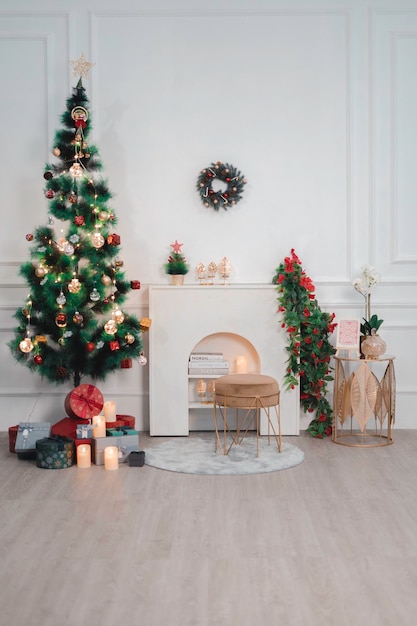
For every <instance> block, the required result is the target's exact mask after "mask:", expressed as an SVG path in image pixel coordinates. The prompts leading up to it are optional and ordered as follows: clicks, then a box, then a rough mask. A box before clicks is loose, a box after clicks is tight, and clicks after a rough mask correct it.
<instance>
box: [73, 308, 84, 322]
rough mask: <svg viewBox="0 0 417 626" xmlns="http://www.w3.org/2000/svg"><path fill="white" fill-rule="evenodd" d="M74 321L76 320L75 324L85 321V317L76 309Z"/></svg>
mask: <svg viewBox="0 0 417 626" xmlns="http://www.w3.org/2000/svg"><path fill="white" fill-rule="evenodd" d="M72 321H73V322H74V324H82V323H83V321H84V318H83V316H82V315H81V313H79V312H78V311H75V313H74V315H73V318H72Z"/></svg>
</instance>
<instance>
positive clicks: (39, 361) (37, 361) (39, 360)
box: [33, 354, 43, 365]
mask: <svg viewBox="0 0 417 626" xmlns="http://www.w3.org/2000/svg"><path fill="white" fill-rule="evenodd" d="M33 362H34V363H35V365H42V363H43V358H42V357H41V355H40V354H35V356H34V357H33Z"/></svg>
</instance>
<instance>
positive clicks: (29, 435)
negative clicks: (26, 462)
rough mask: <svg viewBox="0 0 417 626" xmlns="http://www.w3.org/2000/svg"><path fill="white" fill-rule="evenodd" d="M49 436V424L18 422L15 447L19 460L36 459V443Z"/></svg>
mask: <svg viewBox="0 0 417 626" xmlns="http://www.w3.org/2000/svg"><path fill="white" fill-rule="evenodd" d="M50 434H51V424H50V423H49V422H19V426H18V429H17V436H16V445H15V452H16V454H17V456H18V457H19V459H36V442H37V441H38V440H39V439H43V438H44V437H49V435H50Z"/></svg>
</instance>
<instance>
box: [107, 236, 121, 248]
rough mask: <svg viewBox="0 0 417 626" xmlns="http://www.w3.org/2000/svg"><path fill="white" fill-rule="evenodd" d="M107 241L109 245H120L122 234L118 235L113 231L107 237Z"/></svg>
mask: <svg viewBox="0 0 417 626" xmlns="http://www.w3.org/2000/svg"><path fill="white" fill-rule="evenodd" d="M107 243H108V244H109V246H119V245H120V235H116V233H113V234H112V235H109V236H108V237H107Z"/></svg>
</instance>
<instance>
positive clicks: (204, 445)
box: [145, 434, 304, 474]
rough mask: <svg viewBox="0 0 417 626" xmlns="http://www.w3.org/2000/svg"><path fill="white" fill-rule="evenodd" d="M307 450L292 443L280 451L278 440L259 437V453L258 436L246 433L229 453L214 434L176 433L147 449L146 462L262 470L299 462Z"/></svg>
mask: <svg viewBox="0 0 417 626" xmlns="http://www.w3.org/2000/svg"><path fill="white" fill-rule="evenodd" d="M303 461H304V452H302V450H300V449H299V448H297V447H296V446H293V445H291V444H289V443H284V442H283V444H282V452H281V453H279V452H278V450H277V446H276V443H275V441H274V440H271V443H270V445H268V440H267V438H266V437H265V438H263V437H261V438H260V439H259V455H258V456H256V438H255V437H246V438H245V439H244V441H243V442H242V443H241V444H240V445H238V446H233V447H232V449H231V450H230V452H229V454H228V455H223V454H222V453H221V452H220V450H217V452H216V451H215V449H214V434H213V436H211V437H209V438H207V439H201V438H198V437H176V438H175V439H170V440H169V441H164V442H163V443H160V444H157V445H155V446H152V447H150V448H148V449H146V450H145V464H146V465H150V466H152V467H157V468H159V469H163V470H168V471H170V472H182V473H186V474H262V473H265V472H277V471H279V470H283V469H288V468H289V467H294V466H295V465H299V464H300V463H302V462H303Z"/></svg>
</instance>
